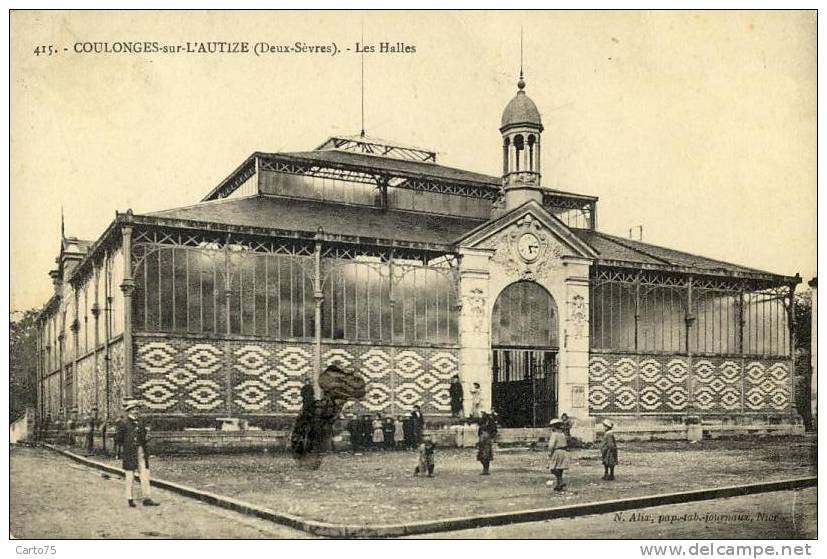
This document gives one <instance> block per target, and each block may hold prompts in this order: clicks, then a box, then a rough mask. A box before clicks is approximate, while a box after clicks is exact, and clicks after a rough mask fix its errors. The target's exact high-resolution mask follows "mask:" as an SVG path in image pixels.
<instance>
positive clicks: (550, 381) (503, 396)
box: [491, 346, 557, 427]
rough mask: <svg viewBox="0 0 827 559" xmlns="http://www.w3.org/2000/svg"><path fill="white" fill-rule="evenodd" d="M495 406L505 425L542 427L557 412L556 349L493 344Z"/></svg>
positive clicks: (492, 387) (493, 406) (492, 390)
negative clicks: (494, 345)
mask: <svg viewBox="0 0 827 559" xmlns="http://www.w3.org/2000/svg"><path fill="white" fill-rule="evenodd" d="M492 373H493V374H492V379H493V382H492V386H491V400H492V402H491V404H492V408H493V410H494V411H495V412H497V415H498V416H499V417H500V423H501V424H502V426H503V427H542V426H545V425H548V422H549V420H550V419H551V418H552V417H555V416H556V414H557V350H556V349H552V348H541V349H537V348H531V349H526V348H518V347H504V346H500V347H494V348H493V356H492Z"/></svg>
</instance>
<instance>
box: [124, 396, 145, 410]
mask: <svg viewBox="0 0 827 559" xmlns="http://www.w3.org/2000/svg"><path fill="white" fill-rule="evenodd" d="M139 407H141V401H140V400H136V399H135V398H124V400H123V409H124V410H125V411H129V410H134V409H135V408H139Z"/></svg>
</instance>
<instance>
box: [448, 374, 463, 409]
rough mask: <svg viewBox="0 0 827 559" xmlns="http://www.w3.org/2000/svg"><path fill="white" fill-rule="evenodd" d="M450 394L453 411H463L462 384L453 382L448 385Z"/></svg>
mask: <svg viewBox="0 0 827 559" xmlns="http://www.w3.org/2000/svg"><path fill="white" fill-rule="evenodd" d="M448 394H449V395H450V396H451V413H453V414H455V415H457V414H461V413H462V399H463V398H462V384H461V383H459V382H452V383H451V384H449V385H448Z"/></svg>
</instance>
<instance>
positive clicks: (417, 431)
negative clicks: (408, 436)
mask: <svg viewBox="0 0 827 559" xmlns="http://www.w3.org/2000/svg"><path fill="white" fill-rule="evenodd" d="M411 424H412V427H413V438H414V445H416V446H419V443H421V442H422V431H424V430H425V418H424V417H422V411H421V409H420V407H419V406H418V405H416V406H414V409H413V411H412V412H411Z"/></svg>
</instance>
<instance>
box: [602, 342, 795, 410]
mask: <svg viewBox="0 0 827 559" xmlns="http://www.w3.org/2000/svg"><path fill="white" fill-rule="evenodd" d="M690 382H691V383H692V384H691V385H692V386H693V389H692V394H690ZM589 408H590V410H591V413H593V414H596V415H611V414H629V413H641V414H664V415H668V414H676V413H677V414H684V413H687V412H688V411H692V412H697V413H701V414H731V413H750V412H763V413H779V412H789V411H790V409H791V398H790V373H789V365H788V364H787V363H786V362H778V361H759V360H749V359H747V360H744V359H741V358H740V357H735V358H732V357H693V359H692V366H691V371H690V367H689V362H688V358H687V357H684V356H646V355H632V354H604V353H601V354H593V355H592V356H591V357H590V359H589Z"/></svg>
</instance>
